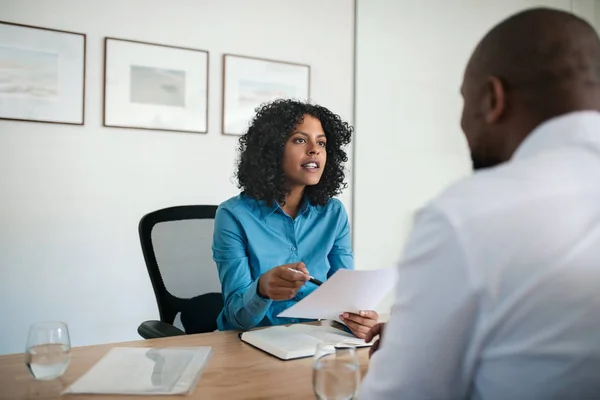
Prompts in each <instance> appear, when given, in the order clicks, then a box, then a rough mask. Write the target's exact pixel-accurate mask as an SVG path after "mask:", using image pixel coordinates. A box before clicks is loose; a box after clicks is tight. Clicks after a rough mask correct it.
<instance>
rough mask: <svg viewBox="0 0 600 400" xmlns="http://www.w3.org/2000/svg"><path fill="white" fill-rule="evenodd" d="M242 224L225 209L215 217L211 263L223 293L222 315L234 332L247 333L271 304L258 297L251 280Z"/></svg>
mask: <svg viewBox="0 0 600 400" xmlns="http://www.w3.org/2000/svg"><path fill="white" fill-rule="evenodd" d="M246 243H247V242H246V239H245V237H244V234H243V231H242V228H241V224H240V222H239V220H238V219H237V218H236V217H235V215H234V214H233V213H232V212H231V211H230V210H228V209H223V208H219V209H218V210H217V214H216V216H215V228H214V234H213V246H212V248H213V259H214V260H215V263H216V264H217V270H218V272H219V279H220V281H221V288H222V292H223V299H224V307H223V311H224V314H225V317H226V318H227V321H228V322H229V323H230V324H231V325H232V327H233V328H234V329H250V328H253V327H255V326H257V325H258V323H259V322H260V321H261V320H262V319H263V318H264V316H265V315H266V313H267V311H268V310H269V306H270V305H271V303H272V300H270V299H265V298H262V297H260V296H259V295H258V292H257V289H258V278H259V277H257V278H256V279H253V278H252V276H251V273H250V265H249V264H248V257H247V254H246Z"/></svg>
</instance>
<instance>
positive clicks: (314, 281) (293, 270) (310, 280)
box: [288, 268, 323, 286]
mask: <svg viewBox="0 0 600 400" xmlns="http://www.w3.org/2000/svg"><path fill="white" fill-rule="evenodd" d="M288 269H289V270H290V271H292V272H295V273H298V274H301V273H302V271H298V270H297V269H294V268H288ZM308 278H309V279H308V281H309V282H310V283H314V284H315V285H317V286H321V285H322V284H323V282H321V281H320V280H318V279H315V278H313V277H312V276H310V275H309V277H308Z"/></svg>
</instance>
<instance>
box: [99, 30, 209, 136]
mask: <svg viewBox="0 0 600 400" xmlns="http://www.w3.org/2000/svg"><path fill="white" fill-rule="evenodd" d="M104 51H105V59H104V63H105V64H104V126H107V127H119V128H134V129H150V130H163V131H177V132H192V133H206V132H207V130H208V129H207V128H208V52H207V51H204V50H197V49H190V48H185V47H176V46H167V45H162V44H154V43H145V42H138V41H132V40H124V39H115V38H106V39H105V43H104Z"/></svg>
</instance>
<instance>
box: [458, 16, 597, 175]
mask: <svg viewBox="0 0 600 400" xmlns="http://www.w3.org/2000/svg"><path fill="white" fill-rule="evenodd" d="M461 93H462V95H463V99H464V107H463V115H462V120H461V124H462V128H463V131H464V133H465V135H466V137H467V141H468V144H469V148H470V149H471V156H472V159H473V168H474V169H480V168H486V167H491V166H494V165H497V164H500V163H502V162H505V161H507V160H508V159H510V157H511V156H512V154H513V153H514V152H515V150H516V149H517V147H518V146H519V145H520V144H521V142H522V141H523V140H524V139H525V138H526V137H527V135H528V134H529V133H530V132H531V131H532V130H533V129H534V128H535V127H536V126H538V125H539V124H540V123H542V122H544V121H546V120H548V119H550V118H553V117H556V116H558V115H561V114H565V113H568V112H572V111H578V110H600V40H599V39H598V35H597V34H596V32H595V31H594V29H593V28H592V27H591V26H590V25H589V24H588V23H587V22H585V21H584V20H582V19H580V18H578V17H576V16H574V15H572V14H569V13H566V12H563V11H558V10H552V9H544V8H536V9H531V10H527V11H524V12H521V13H518V14H515V15H513V16H512V17H509V18H508V19H506V20H504V21H502V22H501V23H500V24H498V25H496V26H495V27H494V28H493V29H492V30H491V31H489V32H488V33H487V34H486V35H485V37H484V38H483V39H482V40H481V42H479V44H478V45H477V47H476V48H475V51H474V52H473V55H472V56H471V59H470V60H469V63H468V65H467V68H466V70H465V75H464V79H463V84H462V87H461Z"/></svg>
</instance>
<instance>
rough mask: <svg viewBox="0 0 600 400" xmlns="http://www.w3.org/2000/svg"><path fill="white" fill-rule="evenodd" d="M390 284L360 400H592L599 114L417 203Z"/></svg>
mask: <svg viewBox="0 0 600 400" xmlns="http://www.w3.org/2000/svg"><path fill="white" fill-rule="evenodd" d="M398 271H399V275H398V284H397V287H396V292H395V295H396V298H395V302H394V306H393V308H392V313H391V317H390V321H389V322H388V324H387V326H386V328H385V332H384V336H383V337H384V338H383V340H382V344H381V347H380V350H379V351H378V352H377V353H375V354H374V356H373V357H372V359H371V363H370V366H369V372H368V374H367V376H366V377H365V379H364V381H363V382H362V386H361V393H360V396H359V398H360V400H369V399H390V400H391V399H394V400H396V399H399V400H414V399H423V400H442V399H452V400H454V399H485V400H520V399H523V400H534V399H543V400H559V399H560V400H570V399H573V400H583V399H600V113H598V112H595V111H585V112H577V113H571V114H568V115H564V116H561V117H558V118H554V119H552V120H550V121H547V122H545V123H543V124H542V125H540V126H539V127H538V128H536V129H535V130H534V131H533V132H532V133H531V135H530V136H529V137H528V138H527V139H526V140H525V141H524V142H523V143H522V145H521V146H520V147H519V149H518V150H517V152H516V153H515V155H514V156H513V158H512V159H511V160H510V161H509V162H507V163H504V164H502V165H500V166H498V167H495V168H491V169H487V170H484V171H481V172H478V173H476V174H474V175H473V176H471V177H469V178H467V179H465V180H463V181H461V182H458V183H457V184H455V185H453V186H452V187H450V188H449V189H447V190H446V191H445V192H444V193H442V194H441V195H440V196H439V197H438V198H436V199H434V200H433V201H431V202H430V203H429V204H427V205H426V206H425V207H424V208H423V209H422V210H421V211H420V212H419V213H418V215H417V217H416V218H415V225H414V228H413V231H412V233H411V235H410V237H409V239H408V242H407V244H406V247H405V251H404V256H403V259H402V261H401V262H400V264H399V267H398Z"/></svg>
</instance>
